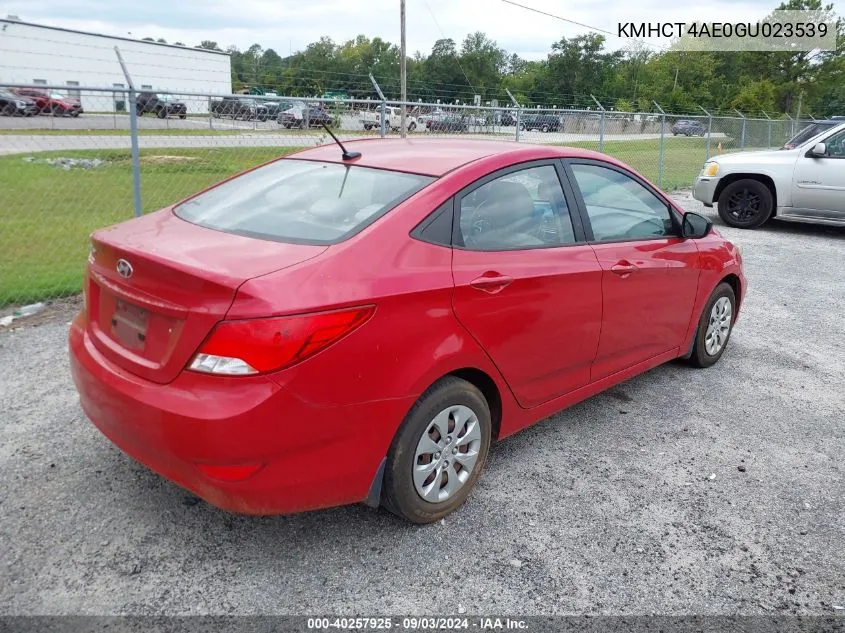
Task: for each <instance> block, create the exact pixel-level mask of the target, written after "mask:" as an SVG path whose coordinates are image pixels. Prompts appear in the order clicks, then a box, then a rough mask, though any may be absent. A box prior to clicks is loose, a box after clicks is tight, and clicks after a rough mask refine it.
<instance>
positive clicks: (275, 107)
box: [260, 99, 293, 119]
mask: <svg viewBox="0 0 845 633" xmlns="http://www.w3.org/2000/svg"><path fill="white" fill-rule="evenodd" d="M260 103H261V105H263V106H264V107H265V108H267V118H268V119H275V118H277V117H278V116H279V113H280V112H284V111H285V110H287V109H289V108H291V107H293V102H292V101H280V100H278V99H270V100H268V101H261V102H260Z"/></svg>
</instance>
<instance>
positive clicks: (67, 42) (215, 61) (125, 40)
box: [0, 16, 232, 112]
mask: <svg viewBox="0 0 845 633" xmlns="http://www.w3.org/2000/svg"><path fill="white" fill-rule="evenodd" d="M115 46H117V47H118V48H119V49H120V53H121V55H122V56H123V60H124V61H125V62H126V66H127V70H128V71H129V74H130V76H131V77H132V82H133V83H134V85H135V89H136V90H138V91H142V90H150V91H154V92H169V93H172V94H174V95H179V94H180V93H203V94H232V73H231V59H230V57H229V54H228V53H222V52H219V51H209V50H205V49H200V48H190V47H187V46H176V45H173V44H160V43H157V42H145V41H142V40H137V39H132V38H129V37H115V36H111V35H100V34H98V33H86V32H83V31H73V30H70V29H64V28H59V27H54V26H45V25H42V24H32V23H29V22H22V21H20V20H18V19H16V18H14V17H13V16H9V19H0V86H2V85H4V84H6V85H8V84H38V85H44V86H52V87H54V88H56V89H62V92H64V93H66V94H68V95H70V96H75V97H79V98H80V99H81V100H82V107H83V108H84V110H85V111H86V112H109V111H113V110H115V109H117V110H122V109H125V108H126V103H127V101H126V97H127V95H126V92H125V90H126V88H127V83H126V79H125V77H124V75H123V71H122V70H121V68H120V64H119V63H118V59H117V55H116V53H115V50H114V49H115ZM85 87H89V88H112V89H114V92H107V93H97V92H92V91H86V90H84V88H85ZM180 100H182V101H184V102H185V104H186V105H187V106H188V111H189V112H207V111H208V99H203V98H200V97H188V96H185V97H183V98H181V99H180Z"/></svg>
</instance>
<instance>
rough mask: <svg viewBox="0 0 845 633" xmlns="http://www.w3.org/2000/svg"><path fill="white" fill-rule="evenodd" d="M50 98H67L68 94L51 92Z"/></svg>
mask: <svg viewBox="0 0 845 633" xmlns="http://www.w3.org/2000/svg"><path fill="white" fill-rule="evenodd" d="M50 98H51V99H67V95H63V94H62V93H61V92H51V93H50Z"/></svg>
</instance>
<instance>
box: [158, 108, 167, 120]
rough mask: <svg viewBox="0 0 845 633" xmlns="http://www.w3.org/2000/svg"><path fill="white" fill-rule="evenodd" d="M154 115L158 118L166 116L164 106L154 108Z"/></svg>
mask: <svg viewBox="0 0 845 633" xmlns="http://www.w3.org/2000/svg"><path fill="white" fill-rule="evenodd" d="M156 116H157V117H158V118H159V119H164V118H167V110H165V109H164V108H159V109H158V110H156Z"/></svg>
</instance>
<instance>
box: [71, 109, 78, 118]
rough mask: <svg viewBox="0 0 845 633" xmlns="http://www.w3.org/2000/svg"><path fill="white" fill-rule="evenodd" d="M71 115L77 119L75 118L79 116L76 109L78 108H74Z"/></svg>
mask: <svg viewBox="0 0 845 633" xmlns="http://www.w3.org/2000/svg"><path fill="white" fill-rule="evenodd" d="M70 116H72V117H73V118H74V119H75V118H77V117H78V116H79V112H78V111H76V110H74V111H72V112H71V113H70Z"/></svg>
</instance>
